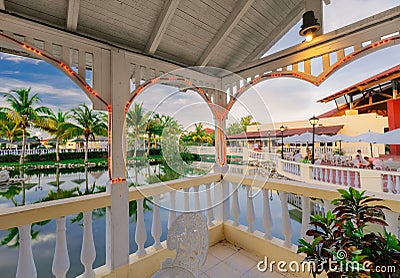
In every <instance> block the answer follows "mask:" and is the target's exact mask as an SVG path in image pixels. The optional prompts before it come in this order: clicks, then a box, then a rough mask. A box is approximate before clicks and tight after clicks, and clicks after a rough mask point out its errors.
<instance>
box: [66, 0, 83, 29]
mask: <svg viewBox="0 0 400 278" xmlns="http://www.w3.org/2000/svg"><path fill="white" fill-rule="evenodd" d="M79 6H80V0H68V11H67V30H69V31H73V32H75V31H76V28H77V26H78V16H79Z"/></svg>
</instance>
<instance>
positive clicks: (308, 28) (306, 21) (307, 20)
mask: <svg viewBox="0 0 400 278" xmlns="http://www.w3.org/2000/svg"><path fill="white" fill-rule="evenodd" d="M320 29H321V25H320V24H319V23H318V20H317V19H316V18H315V16H314V12H313V11H307V12H305V13H304V14H303V25H301V29H300V31H299V34H300V36H303V37H306V42H310V41H311V40H312V39H313V37H314V35H315V33H316V32H318V31H319V30H320Z"/></svg>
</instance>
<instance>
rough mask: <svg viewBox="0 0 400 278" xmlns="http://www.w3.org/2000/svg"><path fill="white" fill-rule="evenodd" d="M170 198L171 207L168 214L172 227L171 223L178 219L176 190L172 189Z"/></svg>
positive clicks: (169, 225) (169, 224) (169, 223)
mask: <svg viewBox="0 0 400 278" xmlns="http://www.w3.org/2000/svg"><path fill="white" fill-rule="evenodd" d="M169 199H170V209H169V214H168V229H169V228H171V225H172V224H173V223H174V221H175V219H176V191H175V190H174V191H171V192H170V193H169Z"/></svg>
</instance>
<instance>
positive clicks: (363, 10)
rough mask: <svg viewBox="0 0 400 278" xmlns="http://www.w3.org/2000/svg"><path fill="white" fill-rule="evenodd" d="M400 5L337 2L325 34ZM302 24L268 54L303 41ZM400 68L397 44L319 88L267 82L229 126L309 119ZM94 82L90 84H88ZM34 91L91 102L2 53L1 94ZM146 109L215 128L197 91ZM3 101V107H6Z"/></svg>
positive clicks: (40, 65) (67, 83) (47, 101)
mask: <svg viewBox="0 0 400 278" xmlns="http://www.w3.org/2000/svg"><path fill="white" fill-rule="evenodd" d="M398 5H400V0H332V1H331V4H330V5H328V6H325V7H324V17H325V21H324V25H323V28H324V32H329V31H332V30H335V29H337V28H340V27H343V26H345V25H347V24H349V23H352V22H355V21H357V20H360V19H362V18H365V17H368V16H371V15H373V14H375V13H378V12H381V11H384V10H387V9H389V8H392V7H395V6H398ZM299 28H300V22H299V23H298V24H297V25H296V26H294V27H293V28H292V29H291V30H290V31H289V32H288V33H287V34H286V35H285V36H284V37H283V38H282V39H281V40H280V41H279V42H278V43H277V44H276V45H275V46H273V47H272V48H271V49H270V50H269V51H268V52H267V53H266V55H268V54H271V53H274V52H276V51H279V50H282V49H285V48H287V47H289V46H293V45H295V44H298V43H300V42H301V41H302V40H303V39H304V38H302V37H300V36H299V35H298V30H299ZM397 64H400V46H399V45H398V46H393V47H390V48H387V49H384V50H381V51H378V52H375V53H373V54H370V55H368V56H366V57H364V58H361V59H359V60H357V61H356V62H353V63H351V64H349V65H347V66H345V67H344V68H342V69H340V70H339V71H337V72H336V73H334V74H333V75H332V76H330V77H329V78H328V79H327V80H326V81H325V82H324V83H322V84H321V85H320V86H319V87H316V86H314V85H312V84H309V83H308V82H304V81H301V80H297V79H291V78H279V79H273V80H267V81H263V82H261V83H259V84H257V85H256V86H254V90H251V91H248V92H246V93H245V94H243V95H242V97H241V98H240V99H239V101H238V102H237V103H236V104H235V105H234V106H233V108H232V111H231V113H230V114H229V116H228V124H229V123H232V122H234V121H238V120H239V119H240V117H243V116H245V115H248V114H251V115H252V116H253V117H254V119H255V120H256V121H258V122H261V123H270V122H280V121H292V120H300V119H308V118H310V117H311V116H313V115H319V114H322V113H324V112H325V111H327V110H330V109H332V108H334V104H333V103H330V104H321V103H316V101H317V100H318V99H321V98H323V97H325V96H327V95H330V94H333V93H335V92H337V91H339V90H341V89H344V88H346V87H348V86H350V85H352V84H354V83H357V82H359V81H361V80H363V79H366V78H368V77H370V76H372V75H374V74H377V73H379V72H382V71H384V70H386V69H388V68H390V67H393V66H395V65H397ZM89 82H90V80H89ZM27 87H31V90H32V92H35V93H38V94H39V97H40V98H41V100H42V104H43V105H47V106H49V107H50V108H52V109H53V110H54V111H57V110H58V109H61V110H63V111H66V110H69V109H71V108H73V107H76V106H77V105H79V104H81V103H86V104H90V101H89V99H88V98H87V97H86V96H85V95H84V93H83V92H82V91H81V89H80V88H79V87H78V86H76V85H75V84H74V83H73V82H72V81H71V80H70V79H69V78H68V77H66V76H65V75H64V74H63V73H62V72H61V71H60V70H58V69H56V68H54V67H53V66H51V65H49V64H47V63H46V62H43V61H38V60H33V59H29V58H24V57H18V56H13V55H8V54H4V53H0V92H8V91H10V90H12V89H17V88H27ZM135 102H137V103H143V107H144V108H145V109H146V110H149V111H153V112H154V113H159V114H167V115H171V116H174V118H175V119H177V120H178V121H179V122H180V123H181V124H182V126H183V127H184V128H185V129H189V130H190V129H193V126H194V123H198V122H202V123H203V124H204V125H206V126H212V125H213V118H212V115H211V111H210V110H209V109H208V107H207V105H206V104H205V103H204V101H203V100H202V98H201V97H200V96H199V95H197V94H196V93H193V92H186V93H183V92H177V91H176V89H175V88H172V87H167V86H163V85H155V86H152V87H151V88H149V89H148V90H145V91H144V92H143V93H142V94H141V95H139V96H138V97H137V99H136V101H135ZM4 104H5V102H4V100H3V99H2V98H1V97H0V105H4Z"/></svg>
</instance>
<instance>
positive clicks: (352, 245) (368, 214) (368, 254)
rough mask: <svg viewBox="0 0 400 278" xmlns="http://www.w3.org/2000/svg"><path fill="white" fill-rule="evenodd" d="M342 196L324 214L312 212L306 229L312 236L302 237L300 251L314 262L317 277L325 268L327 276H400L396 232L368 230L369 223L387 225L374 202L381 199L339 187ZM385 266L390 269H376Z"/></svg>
mask: <svg viewBox="0 0 400 278" xmlns="http://www.w3.org/2000/svg"><path fill="white" fill-rule="evenodd" d="M338 192H339V193H340V194H341V197H340V198H338V199H335V200H333V201H332V204H334V205H335V206H336V207H335V209H334V210H333V211H328V212H327V213H326V215H325V216H324V217H322V216H318V215H315V216H313V219H312V221H311V222H310V225H311V226H312V228H311V229H309V230H308V231H307V233H306V235H307V236H309V237H311V238H312V239H311V240H310V241H308V240H307V239H304V238H303V239H299V241H298V242H299V247H298V250H297V252H298V253H304V254H306V259H305V261H308V262H313V263H314V268H313V269H312V270H311V271H312V274H313V276H314V277H316V276H317V275H318V274H321V273H323V272H326V273H327V275H328V277H399V275H400V244H399V241H398V239H397V238H396V236H395V235H393V234H391V233H389V232H387V231H386V229H385V228H384V229H383V233H374V232H367V231H366V227H368V226H371V225H378V226H382V227H385V226H387V223H386V222H385V219H384V214H383V209H389V208H388V207H386V206H382V205H376V204H372V203H373V202H377V201H381V199H379V198H374V197H371V196H367V195H365V191H362V192H359V191H357V190H355V189H353V188H351V187H350V188H349V190H344V189H338ZM377 266H379V267H382V266H384V267H385V268H386V269H390V270H394V271H390V272H377V271H376V270H377V268H376V267H377Z"/></svg>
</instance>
